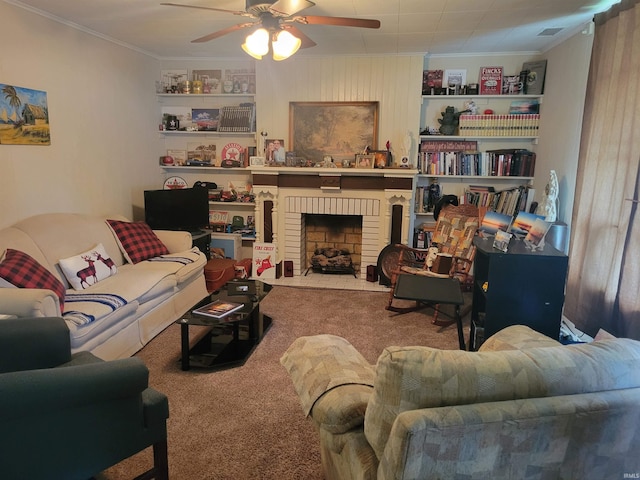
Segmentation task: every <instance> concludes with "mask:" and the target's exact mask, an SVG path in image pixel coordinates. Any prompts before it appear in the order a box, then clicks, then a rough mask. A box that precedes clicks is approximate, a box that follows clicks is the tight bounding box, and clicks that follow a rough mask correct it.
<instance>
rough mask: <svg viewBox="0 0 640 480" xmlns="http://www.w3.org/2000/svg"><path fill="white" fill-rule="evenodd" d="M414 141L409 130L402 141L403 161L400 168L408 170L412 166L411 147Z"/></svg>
mask: <svg viewBox="0 0 640 480" xmlns="http://www.w3.org/2000/svg"><path fill="white" fill-rule="evenodd" d="M412 144H413V139H412V138H411V132H410V131H409V130H407V133H406V135H405V136H404V138H403V139H402V159H401V160H400V166H401V167H405V168H408V167H409V166H410V162H409V155H411V145H412Z"/></svg>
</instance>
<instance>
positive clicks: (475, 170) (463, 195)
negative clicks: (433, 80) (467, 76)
mask: <svg viewBox="0 0 640 480" xmlns="http://www.w3.org/2000/svg"><path fill="white" fill-rule="evenodd" d="M421 98H422V108H421V119H420V121H421V124H420V132H421V134H420V135H419V141H420V148H419V151H418V159H417V168H418V172H419V173H418V175H417V176H416V178H415V181H414V198H413V205H412V213H413V227H414V236H413V243H414V245H413V246H414V247H415V246H416V243H417V233H418V231H419V230H420V229H425V228H426V229H428V228H430V227H432V226H433V225H434V224H435V220H434V219H433V206H434V205H433V201H429V192H431V193H432V195H433V193H434V192H435V191H439V192H440V195H456V196H457V197H458V198H459V199H460V201H461V202H465V203H476V202H479V203H477V204H478V205H479V206H485V207H487V208H489V209H496V210H498V209H497V208H496V207H497V205H498V203H500V206H501V207H500V208H504V209H507V206H510V207H512V208H514V209H515V208H527V209H528V207H529V205H530V204H531V201H532V200H533V194H534V192H533V190H532V189H531V188H530V187H531V185H532V183H533V178H534V175H535V145H536V144H537V138H538V135H537V129H538V124H539V119H540V116H539V114H536V115H517V114H509V111H510V109H511V107H512V103H514V102H522V101H524V102H529V101H533V102H538V104H539V105H540V104H541V103H542V95H422V97H421ZM470 101H473V102H474V103H475V105H476V107H477V114H476V115H471V114H469V115H465V114H463V115H460V126H459V128H458V130H457V133H458V134H457V135H439V134H426V132H429V131H430V132H437V130H438V126H439V123H438V119H439V118H442V115H441V113H442V112H444V110H445V108H446V107H448V106H453V107H454V109H455V111H456V112H461V111H463V110H465V109H466V107H467V105H468V102H470ZM485 110H492V111H493V112H494V114H493V115H484V113H483V112H484V111H485ZM520 117H522V118H520ZM534 117H535V118H534ZM514 155H515V157H516V160H514ZM470 187H475V190H477V191H476V192H470ZM482 190H487V191H488V192H487V193H491V194H497V195H505V196H512V195H518V199H517V200H513V199H511V200H510V201H504V199H503V201H502V202H500V200H499V198H495V197H497V195H493V196H494V201H493V202H492V201H491V200H487V198H486V197H487V196H488V195H483V193H482ZM490 190H493V192H490ZM483 196H484V201H483V200H481V199H482V198H483ZM483 202H484V203H483ZM498 211H500V210H498ZM505 213H506V211H505ZM513 213H514V212H511V214H513Z"/></svg>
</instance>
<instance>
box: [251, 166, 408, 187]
mask: <svg viewBox="0 0 640 480" xmlns="http://www.w3.org/2000/svg"><path fill="white" fill-rule="evenodd" d="M417 173H418V172H417V170H414V169H407V168H379V169H375V168H370V169H362V168H361V169H357V168H313V167H309V168H295V167H278V168H269V167H266V168H252V169H251V175H252V177H253V185H254V186H256V185H267V186H274V187H284V188H323V187H325V188H326V187H333V188H344V189H348V190H389V189H400V190H409V189H411V188H412V182H413V179H414V177H415V175H416V174H417Z"/></svg>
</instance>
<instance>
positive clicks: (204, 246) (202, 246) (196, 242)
mask: <svg viewBox="0 0 640 480" xmlns="http://www.w3.org/2000/svg"><path fill="white" fill-rule="evenodd" d="M191 237H192V242H193V243H192V246H194V247H198V250H200V251H201V252H202V253H204V254H205V256H206V257H207V260H210V259H211V254H210V252H209V245H210V244H211V234H210V233H208V232H205V233H197V234H192V235H191Z"/></svg>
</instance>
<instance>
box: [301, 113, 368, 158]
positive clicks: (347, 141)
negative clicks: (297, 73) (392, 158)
mask: <svg viewBox="0 0 640 480" xmlns="http://www.w3.org/2000/svg"><path fill="white" fill-rule="evenodd" d="M289 139H290V140H289V143H290V149H291V150H295V152H296V155H298V156H300V157H302V158H305V159H308V160H312V161H314V162H320V161H322V159H323V158H324V157H325V156H326V155H330V156H331V157H332V158H333V159H334V161H335V162H336V163H341V162H343V161H344V160H348V161H352V160H353V159H354V158H355V157H354V155H355V154H356V153H360V152H363V151H364V150H365V149H366V147H369V149H372V150H375V149H376V148H377V144H378V102H290V103H289Z"/></svg>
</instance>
